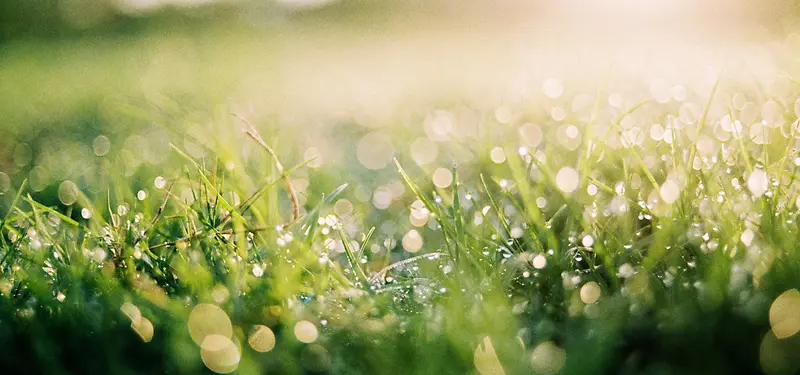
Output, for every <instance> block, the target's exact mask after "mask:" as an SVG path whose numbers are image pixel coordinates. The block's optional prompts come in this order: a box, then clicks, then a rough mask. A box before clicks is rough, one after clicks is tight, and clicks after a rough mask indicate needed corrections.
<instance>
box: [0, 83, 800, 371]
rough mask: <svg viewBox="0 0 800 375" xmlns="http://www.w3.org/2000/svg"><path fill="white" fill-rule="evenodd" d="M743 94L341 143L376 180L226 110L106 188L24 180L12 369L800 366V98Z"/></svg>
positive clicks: (629, 102) (611, 101) (118, 173)
mask: <svg viewBox="0 0 800 375" xmlns="http://www.w3.org/2000/svg"><path fill="white" fill-rule="evenodd" d="M724 78H725V77H724V76H723V77H722V78H720V79H719V80H717V82H716V84H713V83H714V82H711V83H712V84H713V85H705V86H704V85H700V87H702V88H704V89H706V91H702V90H701V89H697V90H694V91H690V93H689V94H688V95H687V94H686V92H685V90H686V88H684V87H682V86H681V87H679V88H673V89H672V90H673V91H671V92H673V94H670V95H672V96H674V98H672V97H669V95H668V97H667V99H666V100H662V98H661V93H660V92H648V90H635V89H630V90H629V91H625V92H622V93H614V92H612V93H610V94H609V93H608V92H607V90H606V89H600V90H597V91H596V92H594V93H591V94H587V93H583V94H576V95H572V94H565V93H562V92H563V87H561V86H560V85H561V84H560V83H559V82H557V81H554V80H551V81H548V82H546V84H545V87H544V92H545V95H546V98H541V100H540V101H539V102H537V106H534V108H532V106H530V105H529V103H526V102H521V103H515V104H504V105H502V106H500V107H499V108H495V109H494V110H492V111H483V110H479V109H469V108H466V107H465V106H463V105H456V106H453V107H452V108H449V107H447V106H444V108H443V109H439V110H435V111H433V112H431V113H427V114H425V115H423V116H422V118H419V119H415V120H414V121H416V120H419V121H420V122H423V123H425V126H424V128H425V129H423V130H424V131H425V133H424V134H422V130H420V131H416V130H413V129H412V130H407V131H406V132H398V133H397V137H395V138H392V139H389V141H388V142H387V141H386V138H385V134H383V133H380V132H378V131H373V132H365V131H364V130H361V129H354V128H353V127H348V125H346V124H345V125H341V126H339V127H337V128H335V129H337V130H338V131H341V132H351V133H352V134H348V135H347V137H346V138H349V139H361V140H362V142H359V144H358V146H357V147H355V150H348V151H345V152H343V153H342V154H341V155H340V157H341V158H343V159H345V160H351V159H352V160H351V161H353V162H354V163H353V164H358V163H360V164H361V165H363V166H365V167H367V168H368V169H363V168H360V167H358V168H356V167H352V168H350V167H345V168H341V167H335V166H330V167H326V166H325V164H321V165H322V166H320V164H319V163H318V162H319V161H320V160H317V158H315V157H314V156H316V155H312V154H314V152H311V153H309V152H308V151H306V152H305V154H306V155H311V156H312V157H310V158H308V159H305V160H304V159H302V158H300V155H298V154H299V153H298V152H296V151H294V150H292V146H291V144H290V145H287V144H285V143H282V142H281V141H282V140H283V139H286V138H283V137H282V134H281V132H280V130H279V128H278V130H276V129H275V128H270V127H269V126H267V125H269V124H266V123H257V124H256V125H257V126H253V125H250V124H249V123H248V122H247V119H245V118H244V117H242V116H239V119H236V118H235V117H233V116H218V117H217V118H215V120H214V121H217V122H218V123H220V124H225V125H224V126H223V125H219V126H211V127H208V128H206V129H208V133H209V134H203V133H197V132H195V133H192V134H191V135H186V136H185V137H183V136H179V137H178V139H180V140H182V141H183V142H180V141H176V142H175V143H171V144H169V148H168V150H167V151H165V153H168V154H169V156H168V157H164V158H163V163H162V164H160V167H154V166H153V165H149V166H141V167H140V168H137V167H136V166H139V164H140V163H141V162H137V163H135V164H134V167H131V158H135V155H134V154H131V153H132V152H135V150H131V149H130V148H129V147H127V145H128V143H130V142H127V143H126V148H125V150H124V152H123V153H121V155H120V157H119V158H118V159H116V161H109V162H108V163H107V164H104V165H105V166H104V169H103V170H104V173H105V175H104V177H106V178H104V179H102V180H103V181H106V182H107V184H105V185H102V184H101V186H103V187H102V188H100V189H98V188H97V185H98V184H97V179H95V180H91V181H90V180H88V179H81V180H78V181H77V182H73V181H71V180H67V181H65V182H63V183H60V184H58V185H53V186H52V187H50V188H49V189H50V190H47V189H48V188H43V189H36V190H35V191H33V192H31V191H30V190H29V188H28V186H27V185H26V183H24V182H23V183H22V184H21V186H19V189H18V191H17V192H16V194H15V195H13V192H10V193H9V194H10V195H13V199H9V200H8V201H9V202H10V205H9V206H8V207H9V209H8V210H7V212H5V213H4V214H3V216H2V221H1V222H0V228H2V236H0V239H2V242H0V327H2V329H0V368H3V369H6V371H7V372H8V373H48V374H61V373H63V374H73V373H75V374H77V373H109V374H111V373H113V374H133V373H175V374H194V373H202V372H208V371H213V372H217V373H229V372H233V371H236V372H237V373H242V374H258V373H286V374H292V373H348V374H351V373H352V374H391V373H420V374H433V373H436V374H464V373H480V374H482V375H487V374H516V373H541V374H551V373H565V374H583V373H585V374H589V373H592V374H594V373H615V374H616V373H622V374H640V373H647V374H669V373H676V374H694V373H696V374H708V373H742V374H752V373H761V372H764V373H770V374H790V373H794V372H796V371H797V370H798V368H800V367H799V366H800V357H799V355H800V354H798V353H800V342H798V337H800V336H799V335H798V334H797V332H798V330H800V322H798V319H800V318H799V317H800V294H798V292H797V289H795V288H797V287H798V286H800V252H798V250H797V244H798V243H800V231H798V228H797V220H798V217H797V216H798V212H799V211H798V206H800V200H799V199H798V195H799V194H800V182H798V181H797V179H796V176H797V175H798V165H800V157H799V156H800V155H797V148H796V145H797V142H798V135H800V134H799V132H798V129H797V124H798V122H797V113H796V111H797V107H798V105H797V104H795V102H794V98H795V97H796V96H797V94H798V90H797V89H796V88H795V87H792V88H790V89H787V90H786V91H785V96H782V97H769V98H767V97H764V96H763V95H760V94H759V93H757V92H755V91H752V90H750V89H749V88H748V87H747V86H741V85H736V84H734V83H726V81H725V80H724ZM787 82H789V83H791V82H790V81H787ZM681 90H684V91H681ZM650 91H653V90H650ZM656 91H657V90H656ZM641 92H644V93H645V94H641ZM675 92H677V94H675ZM606 102H608V104H606ZM576 103H582V104H576ZM542 109H546V110H542ZM465 111H472V112H471V113H472V114H479V115H480V116H478V115H474V116H472V117H470V118H472V119H475V121H474V122H473V123H474V128H469V129H467V128H458V127H455V128H454V127H452V126H451V125H452V124H453V123H454V122H458V123H460V124H464V123H465V121H466V120H463V119H462V118H460V117H459V116H461V115H460V114H463V113H464V112H465ZM192 115H193V116H194V114H192ZM418 115H419V114H418V113H416V112H415V113H412V114H409V117H414V116H418ZM237 116H238V115H237ZM172 118H173V119H175V118H176V116H172ZM456 119H458V121H456ZM478 119H479V120H478ZM174 121H176V122H180V121H179V120H174ZM242 124H244V130H245V131H244V132H243V133H242V134H241V135H239V136H237V135H231V132H230V129H232V128H238V127H240V126H241V125H242ZM570 124H575V125H570ZM257 128H259V129H262V130H264V129H267V128H270V129H271V130H272V131H273V133H270V136H269V137H263V138H262V136H261V135H260V134H259V132H258V130H257ZM194 129H197V127H195V128H194ZM214 129H216V130H214ZM459 132H463V133H459ZM165 134H168V132H165ZM237 134H238V133H237ZM265 134H266V133H265ZM463 134H469V135H466V136H464V135H463ZM170 137H171V136H167V137H166V138H170ZM382 137H384V138H382ZM140 138H141V137H140ZM248 138H249V139H248ZM331 138H332V139H336V135H335V134H333V135H331ZM365 139H366V140H367V141H364V140H365ZM106 141H107V140H106ZM142 141H143V140H142V139H137V140H136V141H135V142H133V143H135V144H140V143H137V142H142ZM406 141H408V143H410V144H412V143H413V144H417V143H418V146H413V145H412V147H411V148H410V152H409V153H405V152H391V151H390V152H388V156H387V153H386V152H384V151H385V150H383V149H381V148H380V147H377V148H376V147H370V146H371V145H372V144H378V145H384V144H388V145H389V146H392V144H394V145H399V144H403V143H405V142H406ZM153 142H156V143H157V142H166V141H165V140H164V139H158V140H154V141H153ZM381 142H383V143H381ZM420 145H421V146H420ZM431 145H433V146H431ZM437 145H438V146H437ZM430 147H434V148H436V147H438V149H439V153H438V154H436V153H435V152H434V155H433V156H432V157H431V156H430V155H429V152H428V151H429V149H430ZM106 152H108V151H107V150H106ZM106 152H104V153H103V154H105V153H106ZM125 152H127V153H128V154H125ZM426 152H427V153H426ZM284 155H285V156H286V160H291V161H296V163H295V164H294V165H290V164H286V165H284V164H282V161H283V162H285V161H284V160H282V158H281V157H282V156H284ZM437 155H438V156H437ZM98 156H99V155H98ZM392 156H394V157H396V158H397V159H394V161H393V163H394V164H393V165H394V166H396V168H395V169H392V167H391V166H392V163H391V161H392ZM445 157H450V160H454V161H456V162H457V163H456V164H454V165H448V164H443V163H440V161H441V159H443V158H445ZM348 158H349V159H348ZM114 163H118V164H114ZM151 164H156V163H151ZM115 165H119V167H115ZM328 165H331V164H328ZM334 165H335V163H334ZM159 168H160V169H159ZM349 168H350V169H349ZM298 175H300V176H302V178H298V177H297V176H298ZM353 176H358V179H356V178H355V177H353ZM386 176H389V177H386ZM385 178H388V179H390V182H388V183H386V184H383V185H380V186H378V187H376V188H374V189H369V188H368V187H369V186H373V187H374V186H375V185H377V184H378V183H376V182H375V181H385ZM373 179H374V180H373ZM89 185H92V186H93V190H92V191H88V193H87V189H86V188H85V187H86V186H89ZM301 185H302V186H301Z"/></svg>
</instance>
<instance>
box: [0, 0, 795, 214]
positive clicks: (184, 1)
mask: <svg viewBox="0 0 800 375" xmlns="http://www.w3.org/2000/svg"><path fill="white" fill-rule="evenodd" d="M799 9H800V5H798V3H797V2H794V1H791V0H773V1H761V2H746V1H743V0H741V1H704V2H695V1H688V0H676V1H652V0H639V1H636V0H608V1H589V0H568V1H558V2H554V1H524V2H523V1H511V0H502V1H467V2H465V1H456V0H440V1H415V0H404V1H393V2H384V1H377V0H281V1H245V0H241V1H237V0H220V1H217V0H29V1H9V0H5V1H2V2H0V98H2V100H0V194H2V195H0V208H2V207H3V206H4V205H6V204H8V202H9V200H10V198H11V197H10V195H13V194H9V192H13V191H14V189H15V188H16V187H17V186H19V184H20V183H21V182H22V180H23V179H25V178H27V179H28V181H29V183H30V188H31V189H32V190H33V191H34V192H42V195H44V196H45V198H46V197H47V196H51V197H53V196H54V194H52V193H53V192H55V191H56V190H57V187H58V185H59V184H60V183H61V182H62V181H64V180H68V179H69V180H72V181H75V182H76V183H77V184H78V185H79V186H80V187H82V188H83V189H84V190H87V191H88V192H90V193H92V194H97V193H101V192H104V191H106V189H108V184H107V182H108V181H107V180H104V179H108V178H113V177H111V175H113V173H111V174H110V173H109V172H110V171H114V173H117V174H121V175H124V176H125V177H128V178H135V176H136V174H137V171H141V169H142V168H143V167H147V168H149V169H150V172H151V173H150V174H153V173H155V174H160V173H161V172H162V171H161V170H162V169H163V168H166V167H162V165H163V164H165V163H164V161H165V160H166V158H168V157H169V156H168V154H169V146H168V143H169V142H175V143H176V144H178V145H179V146H182V147H185V148H186V149H187V150H188V151H189V152H190V154H191V155H192V156H195V157H200V158H202V157H205V156H208V155H209V150H218V149H219V147H217V146H219V143H223V142H224V141H221V140H220V139H221V138H223V139H224V138H225V136H224V135H225V134H227V133H230V137H229V138H231V140H229V143H235V141H236V140H237V139H242V137H243V136H242V135H241V133H240V132H239V129H240V127H241V124H240V123H238V122H236V121H234V120H233V118H232V117H231V116H230V115H229V112H231V111H233V112H237V113H239V114H241V115H243V116H245V117H247V118H249V119H251V120H252V121H253V122H254V123H256V124H257V125H259V126H260V127H264V128H266V129H267V130H266V131H267V138H268V139H269V140H270V142H271V143H274V144H275V143H277V144H278V148H279V153H282V154H284V155H286V157H287V158H288V159H289V160H290V163H289V164H296V163H300V162H302V161H303V160H305V159H307V158H309V157H317V160H316V161H315V163H314V164H315V166H317V167H319V166H323V165H327V166H328V167H329V168H328V169H327V170H328V171H329V172H331V173H336V172H337V171H339V172H341V173H344V175H343V176H344V179H345V180H346V179H347V178H349V177H353V178H362V179H363V178H364V175H363V174H364V168H367V169H370V170H373V171H380V170H382V169H386V168H385V167H386V166H387V165H388V161H389V160H390V159H391V155H394V154H399V155H404V154H408V155H411V156H415V155H412V154H414V153H415V152H416V153H417V154H419V153H420V152H421V151H420V150H422V149H425V148H426V147H424V146H425V144H428V143H430V144H434V146H433V147H434V148H435V147H436V144H435V143H434V142H441V141H442V139H435V138H436V136H435V135H434V136H433V137H431V134H430V131H429V130H430V129H428V128H430V126H431V125H430V124H432V123H433V124H440V125H441V124H442V123H446V121H445V122H442V121H439V122H436V121H435V120H436V119H437V116H438V115H442V112H437V110H438V109H439V108H444V107H446V108H455V109H452V110H451V111H450V112H447V113H446V114H445V115H444V116H439V117H442V118H450V117H452V118H454V119H456V120H454V121H455V122H454V123H457V124H458V127H457V128H455V129H454V130H453V131H452V133H454V134H453V136H452V137H450V138H448V140H458V141H460V142H462V143H463V144H467V145H469V144H470V143H477V142H482V141H483V139H486V138H485V137H483V138H480V137H479V136H483V135H485V134H484V133H485V132H483V133H482V130H480V129H479V126H478V125H476V124H478V123H479V122H481V121H479V120H480V119H481V118H483V117H485V115H486V114H487V113H489V114H492V113H495V111H497V110H498V108H504V107H503V106H504V105H506V104H509V105H522V106H523V107H524V106H525V103H533V102H535V101H536V100H538V98H540V97H543V96H542V94H543V92H542V82H545V81H546V80H548V79H555V80H556V82H557V83H558V84H557V85H556V87H555V89H559V90H564V88H566V89H567V90H568V91H570V92H575V93H578V92H585V93H592V94H593V93H594V92H596V90H597V87H598V86H599V85H600V84H603V85H606V87H614V88H618V89H619V90H625V89H632V87H634V86H635V85H642V84H645V85H647V84H649V82H651V81H652V79H654V77H666V78H667V79H668V80H669V82H680V83H681V84H683V86H685V88H686V89H687V90H689V95H690V97H691V96H692V95H695V96H694V97H701V96H703V95H707V93H708V90H709V88H710V86H711V85H712V84H713V82H714V80H715V79H716V77H717V75H718V74H719V72H720V71H721V70H722V69H725V70H726V71H727V72H746V74H742V75H737V74H735V73H734V74H729V76H734V77H737V79H738V78H741V79H742V80H749V79H756V80H758V81H759V83H760V84H762V85H765V86H767V87H771V85H772V83H773V81H772V78H770V77H775V76H777V75H778V73H780V72H785V69H784V67H783V66H784V65H782V59H783V60H786V59H788V60H793V59H794V57H793V55H792V54H791V53H786V52H785V51H800V49H797V47H798V46H799V45H800V42H798V41H799V40H800V38H797V37H796V35H795V34H792V33H791V32H792V31H793V30H792V27H793V25H795V24H796V21H797V15H798V14H800V11H798V10H799ZM787 46H788V47H787ZM787 48H788V50H787ZM776 50H780V51H784V52H782V53H783V55H781V54H776V52H775V51H776ZM786 73H788V72H786ZM544 94H545V95H547V96H550V95H548V93H546V92H545V93H544ZM557 96H560V93H559V95H557ZM532 110H534V111H535V110H536V108H533V109H532ZM543 111H545V113H546V112H547V111H549V109H544V110H543ZM448 116H449V117H448ZM498 122H501V123H502V122H503V121H498ZM426 124H427V125H426ZM426 126H428V128H426ZM476 129H477V130H476ZM423 131H425V132H427V133H426V134H428V136H427V138H428V140H427V141H424V140H423V141H422V144H420V143H419V142H417V143H416V144H417V146H416V147H417V149H416V151H415V150H414V149H413V147H412V148H409V146H408V145H410V144H412V143H413V142H412V141H414V140H415V139H416V140H419V138H417V137H418V135H419V134H423ZM448 131H450V130H448ZM489 133H491V131H489ZM514 133H516V132H514ZM366 135H371V138H368V139H367V138H365V137H366ZM440 138H441V137H440ZM445 138H447V137H445ZM364 139H367V140H368V141H369V143H372V144H378V145H379V146H380V147H378V148H380V149H382V150H386V149H388V150H389V153H388V155H389V157H388V158H387V157H385V156H386V155H383V156H381V155H379V157H378V159H379V160H384V161H386V162H385V163H384V162H378V163H374V162H368V161H364V160H359V158H360V156H359V155H357V153H356V150H355V147H354V146H355V145H356V144H357V143H358V142H359V141H360V140H364ZM376 139H377V140H378V141H377V143H376V142H375V140H376ZM431 140H433V141H434V142H431ZM425 142H428V143H425ZM446 147H450V146H443V145H440V149H441V150H442V152H439V153H438V156H437V154H436V153H434V155H433V159H434V160H438V161H439V162H443V163H445V164H447V163H450V162H452V161H453V160H463V159H467V160H468V159H470V157H472V156H474V155H473V154H474V153H473V154H471V153H470V152H469V151H465V152H462V151H459V150H452V152H445V151H444V149H445V148H446ZM428 148H430V147H428ZM467 148H469V147H467ZM473 151H474V150H473ZM373 152H378V151H375V150H369V149H368V150H366V151H364V152H363V153H362V154H364V155H370V153H373ZM362 156H363V155H362ZM429 156H430V155H428V156H426V158H428V157H429ZM437 157H438V159H437ZM361 159H364V157H361ZM415 160H416V159H415ZM359 162H360V163H359ZM429 162H431V161H429ZM418 164H419V163H418ZM423 164H424V163H423ZM433 164H437V163H433ZM153 169H154V170H155V171H153ZM391 169H392V168H388V170H387V171H384V172H386V173H390V174H391V173H393V172H392V171H391ZM376 173H377V172H376ZM394 178H396V176H394ZM306 182H307V181H306ZM142 184H145V182H142ZM324 188H327V187H324ZM48 191H49V192H50V193H49V194H48ZM54 199H55V198H53V202H51V203H56V202H57V201H55V200H54Z"/></svg>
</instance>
